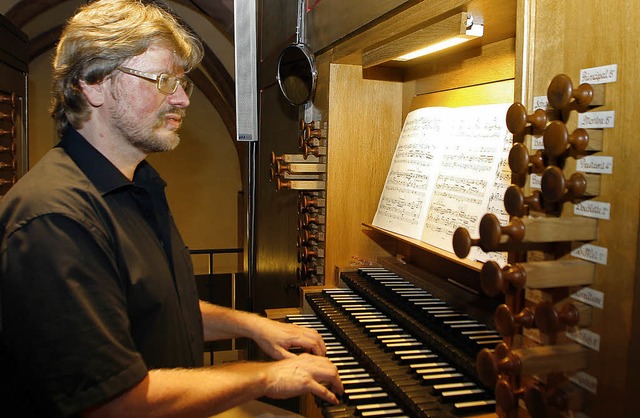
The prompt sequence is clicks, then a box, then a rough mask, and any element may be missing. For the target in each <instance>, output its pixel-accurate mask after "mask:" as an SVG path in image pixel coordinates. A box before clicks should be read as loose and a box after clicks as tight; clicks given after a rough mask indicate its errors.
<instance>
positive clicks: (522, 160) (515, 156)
mask: <svg viewBox="0 0 640 418" xmlns="http://www.w3.org/2000/svg"><path fill="white" fill-rule="evenodd" d="M545 165H546V164H545V156H544V154H543V152H542V151H541V150H538V151H536V152H535V153H533V154H531V155H529V150H527V147H526V146H525V145H524V144H521V143H519V142H518V143H515V144H513V147H511V151H509V168H511V171H512V172H513V174H516V175H522V174H528V173H529V171H530V172H532V173H536V174H540V173H542V172H543V171H544V167H545Z"/></svg>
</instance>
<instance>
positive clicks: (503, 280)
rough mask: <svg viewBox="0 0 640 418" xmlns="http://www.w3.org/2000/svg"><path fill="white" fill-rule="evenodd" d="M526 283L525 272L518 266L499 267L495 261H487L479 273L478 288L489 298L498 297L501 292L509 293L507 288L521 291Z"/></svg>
mask: <svg viewBox="0 0 640 418" xmlns="http://www.w3.org/2000/svg"><path fill="white" fill-rule="evenodd" d="M526 282H527V272H526V271H525V269H524V268H522V266H520V265H519V264H513V265H512V264H508V265H506V266H505V267H500V265H498V263H496V262H495V261H493V260H489V261H487V262H486V263H484V265H483V266H482V270H481V271H480V286H481V287H482V291H483V292H484V293H485V294H487V295H489V296H498V295H499V294H500V293H501V292H503V293H505V294H507V293H510V291H509V287H512V288H514V289H521V288H523V287H524V285H525V283H526Z"/></svg>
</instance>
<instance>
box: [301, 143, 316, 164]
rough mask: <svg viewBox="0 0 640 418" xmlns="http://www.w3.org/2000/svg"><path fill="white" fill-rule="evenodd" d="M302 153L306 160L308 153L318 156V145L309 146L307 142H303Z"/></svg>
mask: <svg viewBox="0 0 640 418" xmlns="http://www.w3.org/2000/svg"><path fill="white" fill-rule="evenodd" d="M302 155H303V156H304V159H305V160H306V159H307V158H308V157H309V155H315V156H316V157H318V156H319V155H320V151H319V150H318V147H311V146H309V144H307V143H306V142H305V143H304V145H303V147H302Z"/></svg>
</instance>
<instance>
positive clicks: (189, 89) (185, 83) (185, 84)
mask: <svg viewBox="0 0 640 418" xmlns="http://www.w3.org/2000/svg"><path fill="white" fill-rule="evenodd" d="M117 69H118V70H120V71H122V72H123V73H125V74H130V75H132V76H135V77H140V78H142V79H144V80H147V81H155V83H156V88H157V89H158V91H159V92H160V93H162V94H165V95H167V96H170V95H172V94H174V93H175V92H176V91H178V86H182V89H183V90H184V92H185V94H186V95H187V97H191V94H192V93H193V82H192V81H191V80H187V79H186V78H180V77H176V76H174V75H171V74H167V73H158V74H154V73H147V72H144V71H139V70H135V69H133V68H129V67H123V66H118V67H117ZM163 79H165V80H166V79H174V80H177V83H176V84H175V88H174V89H173V91H172V92H168V91H163V90H162V89H161V88H160V83H161V82H162V80H163Z"/></svg>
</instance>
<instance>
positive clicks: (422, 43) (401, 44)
mask: <svg viewBox="0 0 640 418" xmlns="http://www.w3.org/2000/svg"><path fill="white" fill-rule="evenodd" d="M483 34H484V25H483V24H482V23H480V22H478V21H475V20H474V18H473V16H471V15H470V14H467V13H466V12H461V13H457V14H455V15H453V16H450V17H448V18H446V19H444V20H441V21H439V22H436V23H433V24H431V25H429V26H426V27H424V28H420V29H418V30H415V31H412V32H411V33H410V34H408V35H406V36H402V37H399V38H397V39H393V40H389V42H385V43H384V44H383V45H380V46H376V47H373V48H370V49H367V50H365V51H364V52H363V54H362V67H363V68H370V67H373V66H376V65H378V64H382V63H384V62H387V61H392V60H393V61H408V60H412V59H415V58H418V57H422V56H425V55H427V54H431V53H434V52H437V51H441V50H443V49H446V48H450V47H453V46H455V45H459V44H461V43H464V42H467V41H470V40H472V39H477V38H479V37H481V36H482V35H483Z"/></svg>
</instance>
